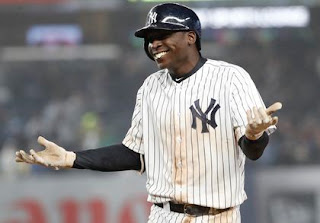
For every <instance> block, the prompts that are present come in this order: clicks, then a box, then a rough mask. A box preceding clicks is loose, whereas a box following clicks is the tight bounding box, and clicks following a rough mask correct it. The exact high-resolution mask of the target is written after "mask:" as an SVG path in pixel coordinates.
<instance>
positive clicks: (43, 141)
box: [38, 136, 50, 147]
mask: <svg viewBox="0 0 320 223" xmlns="http://www.w3.org/2000/svg"><path fill="white" fill-rule="evenodd" d="M38 143H39V144H40V145H42V146H44V147H47V145H48V144H49V143H50V141H48V140H46V139H45V138H44V137H42V136H39V137H38Z"/></svg>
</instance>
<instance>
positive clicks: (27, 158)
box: [20, 150, 34, 164]
mask: <svg viewBox="0 0 320 223" xmlns="http://www.w3.org/2000/svg"><path fill="white" fill-rule="evenodd" d="M20 155H21V158H22V160H23V161H24V162H26V163H31V164H33V163H34V159H33V157H32V156H31V155H29V154H27V153H26V152H25V151H23V150H20Z"/></svg>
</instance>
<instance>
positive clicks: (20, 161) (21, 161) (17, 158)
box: [16, 156, 24, 163]
mask: <svg viewBox="0 0 320 223" xmlns="http://www.w3.org/2000/svg"><path fill="white" fill-rule="evenodd" d="M16 162H17V163H23V162H24V160H23V159H21V158H20V157H17V156H16Z"/></svg>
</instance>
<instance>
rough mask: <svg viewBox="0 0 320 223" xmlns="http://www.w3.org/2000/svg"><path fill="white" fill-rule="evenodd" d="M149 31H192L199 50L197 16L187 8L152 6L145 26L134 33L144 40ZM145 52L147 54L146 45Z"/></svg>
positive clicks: (199, 36)
mask: <svg viewBox="0 0 320 223" xmlns="http://www.w3.org/2000/svg"><path fill="white" fill-rule="evenodd" d="M150 30H176V31H179V30H181V31H187V30H192V31H194V32H195V33H196V34H197V42H196V45H197V48H198V50H199V51H200V50H201V44H200V38H201V24H200V20H199V18H198V16H197V14H196V13H195V12H194V11H193V10H192V9H190V8H188V7H187V6H184V5H181V4H177V3H164V4H159V5H156V6H154V7H153V8H152V9H151V10H150V11H149V13H148V15H147V19H146V25H145V26H144V27H143V28H141V29H138V30H137V31H136V32H135V36H136V37H140V38H145V37H146V36H147V34H148V32H150ZM144 45H145V51H146V53H147V55H148V56H149V57H150V58H151V59H152V60H153V57H152V56H151V55H150V54H149V52H148V48H147V43H146V42H145V44H144Z"/></svg>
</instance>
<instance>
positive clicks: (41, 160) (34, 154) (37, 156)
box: [30, 149, 48, 166]
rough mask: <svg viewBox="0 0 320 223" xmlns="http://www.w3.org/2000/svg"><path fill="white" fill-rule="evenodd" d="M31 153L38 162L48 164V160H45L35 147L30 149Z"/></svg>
mask: <svg viewBox="0 0 320 223" xmlns="http://www.w3.org/2000/svg"><path fill="white" fill-rule="evenodd" d="M30 154H31V155H32V157H33V158H34V160H35V161H36V162H37V163H39V164H42V165H45V166H48V164H47V162H45V161H44V160H43V158H42V157H40V156H39V155H38V154H37V153H36V152H35V151H34V150H33V149H31V150H30Z"/></svg>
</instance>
